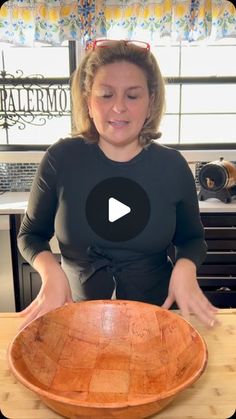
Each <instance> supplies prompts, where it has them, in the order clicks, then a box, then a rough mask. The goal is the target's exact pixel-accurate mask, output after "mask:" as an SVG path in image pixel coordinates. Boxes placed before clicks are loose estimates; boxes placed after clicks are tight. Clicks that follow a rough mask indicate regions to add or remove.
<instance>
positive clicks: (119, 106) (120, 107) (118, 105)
mask: <svg viewBox="0 0 236 419" xmlns="http://www.w3.org/2000/svg"><path fill="white" fill-rule="evenodd" d="M113 110H114V111H115V112H117V113H122V112H125V111H126V102H125V98H123V97H116V98H115V101H114V104H113Z"/></svg>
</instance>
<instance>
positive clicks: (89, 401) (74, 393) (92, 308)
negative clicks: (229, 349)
mask: <svg viewBox="0 0 236 419" xmlns="http://www.w3.org/2000/svg"><path fill="white" fill-rule="evenodd" d="M8 355H9V356H8V358H9V363H10V368H11V370H12V372H13V373H14V375H15V376H16V378H17V379H18V380H19V381H20V382H21V383H23V384H24V385H25V386H26V387H28V388H29V389H31V390H33V391H34V392H35V393H37V394H38V395H39V397H40V398H41V399H42V400H43V401H44V403H45V404H46V405H47V406H49V407H50V408H51V409H53V410H55V411H56V412H58V413H60V414H61V415H62V416H65V417H69V418H87V419H91V418H103V419H106V418H120V419H139V418H146V417H148V416H150V415H153V414H155V413H157V412H158V411H160V410H161V409H162V408H163V407H165V406H166V405H167V404H168V403H169V402H170V401H171V400H172V399H173V398H174V397H175V396H176V395H177V394H178V393H179V392H181V391H182V390H184V389H186V387H188V386H190V385H191V384H192V383H193V382H194V381H195V380H197V379H198V378H199V376H200V375H201V374H202V372H203V371H204V369H205V366H206V362H207V349H206V345H205V343H204V341H203V339H202V338H201V336H200V335H199V333H198V332H197V331H196V330H195V329H194V328H193V327H192V326H191V325H190V324H189V323H188V322H186V321H185V320H184V319H183V318H181V317H180V316H179V315H177V314H175V313H173V312H171V311H167V310H164V309H162V308H160V307H157V306H155V305H151V304H145V303H139V302H134V301H123V300H97V301H85V302H80V303H72V304H68V305H65V306H64V307H62V308H60V309H57V310H55V311H52V312H50V313H48V314H46V315H44V316H42V317H40V318H38V319H37V320H35V321H33V322H32V323H30V324H29V325H28V326H27V327H26V328H24V329H23V330H22V331H21V332H20V333H18V335H17V336H16V337H15V339H14V341H13V342H12V344H11V346H10V348H9V353H8Z"/></svg>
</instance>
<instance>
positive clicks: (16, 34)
mask: <svg viewBox="0 0 236 419" xmlns="http://www.w3.org/2000/svg"><path fill="white" fill-rule="evenodd" d="M229 36H230V37H236V9H235V7H234V5H233V4H232V3H231V2H230V1H227V0H175V1H172V0H136V1H135V0H76V1H75V0H8V1H6V2H5V3H4V4H3V6H2V7H1V9H0V42H10V43H13V44H16V45H33V43H34V42H37V41H40V42H46V43H50V44H55V45H56V44H61V43H62V42H63V41H64V40H80V41H81V42H82V43H83V44H84V43H85V42H86V41H88V40H90V39H94V38H96V37H112V38H129V39H130V38H133V39H134V38H138V39H146V40H152V41H155V40H156V39H160V38H164V37H167V38H170V39H171V40H173V41H182V40H185V41H196V40H202V39H207V38H211V39H221V38H224V37H229Z"/></svg>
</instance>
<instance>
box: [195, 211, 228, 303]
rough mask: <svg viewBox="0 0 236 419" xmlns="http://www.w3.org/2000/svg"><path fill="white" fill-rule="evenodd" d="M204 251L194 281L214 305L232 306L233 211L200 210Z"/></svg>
mask: <svg viewBox="0 0 236 419" xmlns="http://www.w3.org/2000/svg"><path fill="white" fill-rule="evenodd" d="M201 219H202V222H203V225H204V229H205V238H206V242H207V246H208V252H207V257H206V260H205V262H204V263H203V264H202V266H201V267H200V268H199V269H198V281H199V284H200V286H201V288H202V290H203V291H204V293H205V295H206V296H207V297H208V298H209V300H210V301H211V302H212V303H213V304H215V305H216V306H218V307H236V213H217V214H216V213H214V214H212V213H201Z"/></svg>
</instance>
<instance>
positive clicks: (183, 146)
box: [0, 41, 236, 152]
mask: <svg viewBox="0 0 236 419" xmlns="http://www.w3.org/2000/svg"><path fill="white" fill-rule="evenodd" d="M181 48H182V47H181V45H180V46H179V50H180V51H179V53H181ZM68 55H69V73H70V76H71V75H72V73H73V72H74V70H75V69H76V67H77V63H78V62H79V59H80V53H79V46H78V43H77V42H76V41H69V46H68ZM164 79H165V81H166V84H167V85H171V84H172V85H173V84H174V85H178V86H180V100H181V89H182V86H183V85H187V84H195V85H197V84H201V85H203V84H236V76H209V77H208V76H200V77H198V76H196V77H192V76H191V77H186V76H181V77H175V76H173V77H169V76H167V77H165V78H164ZM68 80H70V78H69V79H68ZM68 83H69V81H68ZM168 114H169V115H171V113H167V115H168ZM174 114H175V115H178V118H179V120H180V119H181V115H185V114H186V113H181V111H180V112H179V114H177V113H174ZM204 114H206V115H207V114H209V115H210V114H216V113H214V112H212V113H211V112H208V113H204ZM233 114H234V113H233ZM235 115H236V111H235ZM166 146H168V147H170V148H175V149H177V150H180V151H181V150H186V151H188V150H189V151H199V150H208V151H212V150H222V149H223V150H235V149H236V142H235V143H215V144H212V143H168V144H166ZM48 147H50V145H43V144H42V145H41V144H19V145H15V144H0V152H2V151H3V152H4V151H7V152H10V151H46V150H47V149H48Z"/></svg>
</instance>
